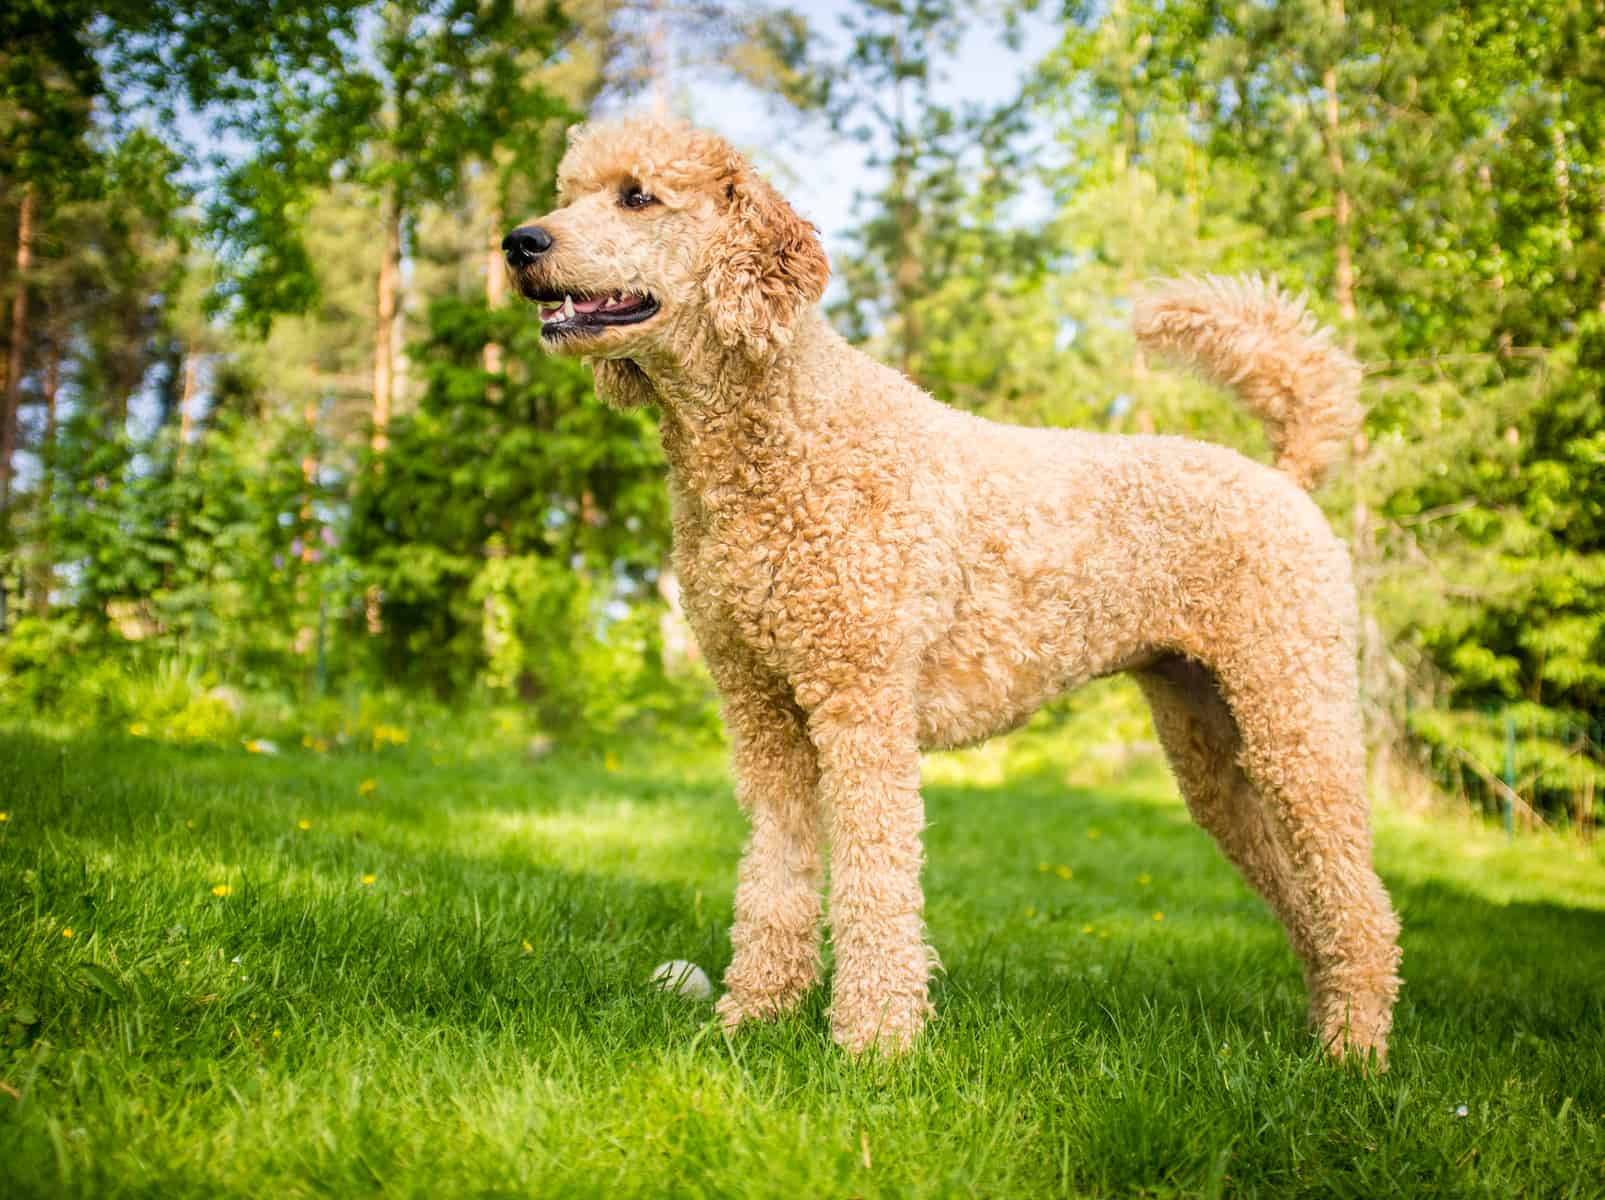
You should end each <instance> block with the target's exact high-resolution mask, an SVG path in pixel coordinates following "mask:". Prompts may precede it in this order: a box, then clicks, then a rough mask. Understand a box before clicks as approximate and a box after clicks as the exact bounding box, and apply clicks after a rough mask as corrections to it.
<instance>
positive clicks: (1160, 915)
mask: <svg viewBox="0 0 1605 1200" xmlns="http://www.w3.org/2000/svg"><path fill="white" fill-rule="evenodd" d="M1164 919H1165V914H1164V913H1162V912H1156V913H1155V914H1154V920H1156V921H1163V920H1164Z"/></svg>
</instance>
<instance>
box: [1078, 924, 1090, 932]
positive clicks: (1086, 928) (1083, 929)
mask: <svg viewBox="0 0 1605 1200" xmlns="http://www.w3.org/2000/svg"><path fill="white" fill-rule="evenodd" d="M1081 932H1082V933H1091V932H1092V926H1091V925H1083V926H1082V927H1081Z"/></svg>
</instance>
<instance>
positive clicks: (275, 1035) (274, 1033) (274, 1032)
mask: <svg viewBox="0 0 1605 1200" xmlns="http://www.w3.org/2000/svg"><path fill="white" fill-rule="evenodd" d="M273 1036H274V1037H278V1036H279V1031H278V1030H277V1029H275V1030H274V1031H273Z"/></svg>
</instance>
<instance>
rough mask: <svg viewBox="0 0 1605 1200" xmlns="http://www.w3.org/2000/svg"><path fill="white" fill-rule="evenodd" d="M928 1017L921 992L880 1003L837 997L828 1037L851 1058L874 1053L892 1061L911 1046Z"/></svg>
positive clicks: (894, 997) (929, 1012)
mask: <svg viewBox="0 0 1605 1200" xmlns="http://www.w3.org/2000/svg"><path fill="white" fill-rule="evenodd" d="M930 1015H931V1002H930V1000H929V999H928V998H927V997H926V995H925V992H924V990H923V989H921V990H920V991H919V992H917V993H907V994H901V995H893V996H890V997H887V998H885V999H882V1000H881V1001H879V1002H874V1001H873V1000H870V999H868V998H864V999H858V998H847V997H841V996H837V997H836V998H835V999H834V1000H833V1002H832V1004H831V1010H830V1024H831V1036H832V1037H834V1038H835V1039H836V1044H837V1045H838V1046H842V1047H844V1048H845V1049H847V1050H849V1051H851V1052H852V1053H853V1054H864V1053H866V1052H867V1051H870V1050H875V1051H878V1052H879V1053H881V1054H884V1055H886V1056H888V1057H895V1056H896V1055H899V1054H903V1053H905V1052H907V1050H908V1049H909V1048H910V1047H911V1046H913V1044H914V1040H915V1038H917V1037H918V1036H919V1034H920V1031H921V1030H922V1029H924V1028H925V1022H926V1020H927V1019H928V1018H929V1017H930Z"/></svg>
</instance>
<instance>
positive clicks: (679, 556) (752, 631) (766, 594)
mask: <svg viewBox="0 0 1605 1200" xmlns="http://www.w3.org/2000/svg"><path fill="white" fill-rule="evenodd" d="M699 515H703V517H704V519H702V520H697V521H676V523H675V547H674V557H675V567H676V570H677V571H678V572H679V575H680V579H681V582H682V584H683V585H684V596H683V602H684V605H685V609H686V616H687V618H688V619H689V620H690V622H691V626H692V629H693V630H694V631H695V632H696V634H697V640H698V642H699V644H700V645H701V647H702V650H703V652H704V653H705V654H707V655H709V656H718V655H719V654H720V653H721V652H722V651H724V650H727V649H734V648H735V647H732V646H730V643H731V642H732V641H734V642H735V643H737V644H739V646H740V647H741V648H742V649H744V650H746V651H747V652H748V653H750V654H752V655H753V656H755V657H756V658H757V659H758V660H759V661H760V662H763V663H764V664H765V665H766V666H769V667H772V668H775V669H778V668H779V666H780V658H781V652H780V651H781V646H780V643H781V640H782V633H783V630H784V628H785V626H786V624H787V620H786V611H785V610H786V605H785V579H786V575H787V573H788V562H791V561H792V558H793V552H794V549H795V548H794V545H793V543H794V540H795V539H794V535H793V533H792V532H791V531H790V530H789V529H788V528H787V527H786V524H785V522H783V521H782V520H779V519H777V518H776V516H775V515H774V514H773V513H772V512H765V511H752V510H745V511H742V512H740V513H738V514H733V515H723V516H721V517H720V518H718V519H712V520H710V519H707V517H706V515H705V514H699Z"/></svg>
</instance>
